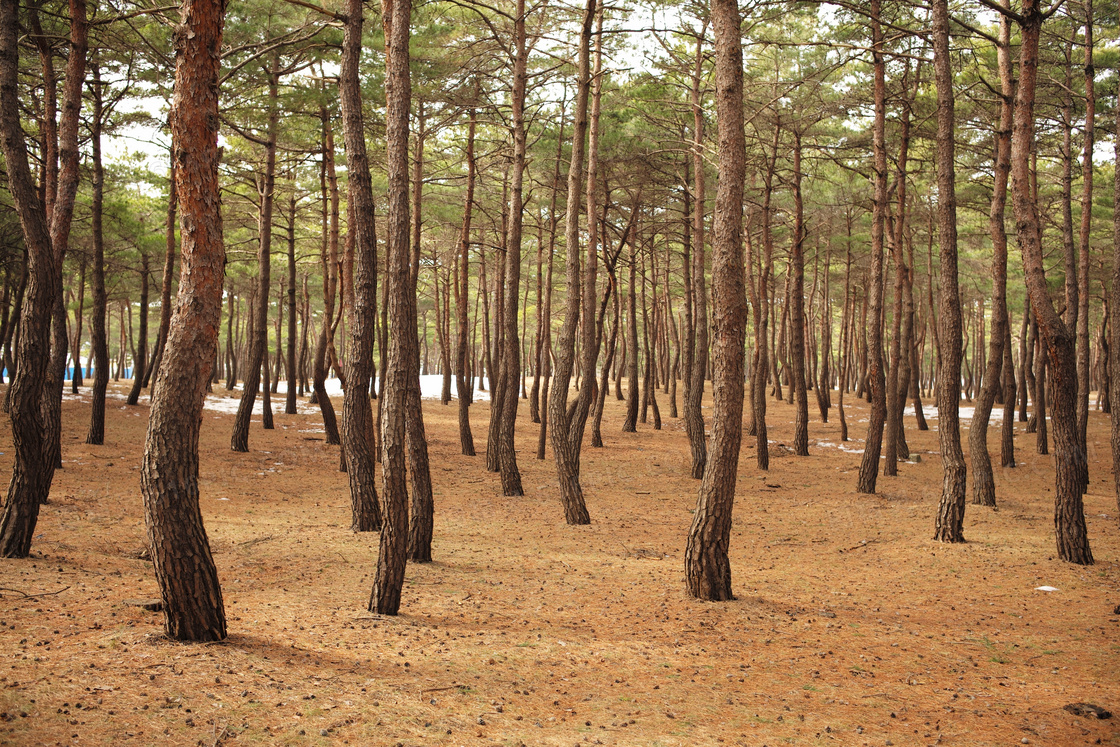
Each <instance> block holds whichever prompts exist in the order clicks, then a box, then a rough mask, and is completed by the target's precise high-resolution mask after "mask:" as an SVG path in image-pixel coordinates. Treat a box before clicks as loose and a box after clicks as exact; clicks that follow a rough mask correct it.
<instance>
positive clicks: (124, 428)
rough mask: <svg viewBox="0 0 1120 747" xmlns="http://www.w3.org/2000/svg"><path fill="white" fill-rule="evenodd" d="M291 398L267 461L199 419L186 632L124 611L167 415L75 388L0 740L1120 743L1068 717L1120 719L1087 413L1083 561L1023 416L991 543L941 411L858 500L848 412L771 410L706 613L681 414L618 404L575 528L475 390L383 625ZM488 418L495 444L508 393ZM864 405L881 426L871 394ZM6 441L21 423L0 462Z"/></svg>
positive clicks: (341, 491)
mask: <svg viewBox="0 0 1120 747" xmlns="http://www.w3.org/2000/svg"><path fill="white" fill-rule="evenodd" d="M219 392H220V393H221V394H223V395H224V394H225V392H224V390H219ZM662 398H663V397H662ZM300 407H301V412H300V414H299V415H295V416H286V415H283V414H277V418H276V419H277V428H276V430H273V431H264V430H262V429H261V428H260V426H259V417H258V418H256V419H255V420H254V425H253V428H252V431H251V435H250V447H251V452H250V453H249V454H235V453H233V452H231V451H230V450H229V448H228V439H229V433H230V428H231V426H232V416H231V415H228V414H223V413H220V412H215V411H211V410H207V411H206V414H205V422H204V426H203V431H202V443H201V449H202V457H201V469H202V486H201V487H202V507H203V512H204V515H205V517H206V525H207V530H208V532H209V536H210V541H211V543H212V546H213V550H214V556H215V560H216V562H217V565H218V568H219V572H220V575H221V580H222V587H223V591H224V595H225V602H226V610H227V614H228V616H229V629H230V631H231V635H230V638H229V640H228V641H226V642H224V643H221V644H215V645H183V644H178V643H174V642H170V641H168V640H166V639H165V638H164V637H163V636H162V635H161V625H162V618H161V616H160V614H159V613H156V612H151V611H148V610H145V609H144V608H143V607H141V606H136V605H135V604H134V603H133V602H135V600H143V599H145V598H151V597H154V596H157V595H158V591H157V588H156V584H155V580H154V578H153V576H152V571H151V567H150V563H148V562H147V561H145V560H144V559H142V556H143V548H144V543H145V537H144V528H143V518H142V515H141V504H140V495H139V475H138V470H139V460H140V455H141V449H142V445H143V439H144V429H145V425H146V415H147V409H146V408H145V407H135V408H127V407H124V406H123V403H122V402H121V401H120V400H114V399H111V400H110V407H109V413H108V427H107V429H106V432H107V438H106V445H105V446H102V447H93V446H87V445H85V444H84V443H83V442H82V441H83V436H84V433H85V428H86V423H87V422H88V416H89V404H88V396H82V397H79V398H76V399H75V398H69V397H68V398H67V400H66V402H65V404H64V434H63V458H64V462H65V468H64V469H63V470H61V471H59V472H58V473H57V476H56V477H55V482H54V487H53V490H52V493H51V503H50V504H49V505H47V506H44V507H43V510H42V512H41V514H40V519H39V525H38V528H37V530H36V538H35V544H34V548H33V550H34V552H33V557H32V558H30V559H27V560H4V561H0V587H3V589H2V590H0V657H2V658H0V714H2V715H0V742H2V743H5V744H82V745H90V744H94V745H96V744H115V745H128V744H135V745H148V744H160V745H199V744H200V745H206V746H208V747H209V746H212V745H248V744H293V745H295V744H300V745H302V744H322V745H327V744H345V743H349V744H355V745H359V744H360V745H396V744H404V745H442V744H447V745H455V744H464V745H476V744H504V745H518V744H525V745H582V744H608V745H610V744H614V745H706V744H742V745H762V744H767V745H780V744H818V743H820V744H837V745H862V744H868V745H885V744H894V745H911V744H913V745H927V744H942V745H951V744H957V745H980V744H993V745H994V744H1000V745H1007V744H1021V743H1030V744H1045V745H1071V744H1097V743H1100V744H1113V743H1120V728H1118V726H1117V721H1118V719H1115V718H1114V719H1110V720H1095V719H1089V718H1086V717H1081V716H1076V715H1073V714H1071V713H1068V712H1066V711H1064V710H1063V706H1065V705H1067V704H1069V703H1074V702H1089V703H1095V704H1097V705H1100V706H1102V707H1104V708H1107V709H1109V710H1113V711H1116V710H1120V677H1118V675H1117V672H1118V671H1120V666H1118V665H1120V622H1118V619H1117V618H1118V617H1120V615H1117V614H1114V612H1113V609H1114V608H1115V607H1116V606H1117V604H1120V590H1118V583H1117V582H1118V580H1120V569H1118V566H1117V559H1118V557H1120V541H1118V537H1117V534H1118V530H1117V517H1116V502H1115V498H1114V496H1113V495H1112V492H1111V490H1112V487H1111V486H1112V478H1111V474H1110V466H1109V464H1108V453H1109V452H1108V435H1107V434H1108V420H1107V416H1105V415H1102V414H1100V413H1097V412H1093V413H1091V414H1090V449H1089V458H1090V463H1091V476H1092V484H1091V487H1090V491H1089V494H1088V495H1087V496H1086V501H1085V502H1086V512H1087V515H1088V523H1089V531H1090V538H1091V541H1092V543H1093V551H1094V555H1095V556H1096V558H1097V565H1095V566H1093V567H1089V568H1081V567H1076V566H1072V565H1067V564H1065V563H1062V562H1059V561H1057V560H1056V559H1055V557H1054V546H1053V545H1054V543H1053V538H1052V502H1053V476H1052V465H1051V461H1050V460H1051V457H1043V456H1039V455H1038V454H1036V453H1035V449H1034V436H1033V434H1032V435H1027V434H1025V433H1023V431H1022V426H1021V424H1018V423H1017V424H1016V426H1017V427H1016V431H1017V438H1016V448H1017V459H1018V460H1019V462H1020V465H1021V466H1020V467H1018V468H1016V469H1014V470H1006V469H1004V470H1001V469H999V468H997V470H996V482H997V498H998V501H999V508H998V509H997V510H995V511H993V510H991V509H984V508H978V507H974V506H969V509H968V514H967V516H966V536H967V538H968V540H969V542H968V543H967V544H964V545H960V546H945V545H939V544H937V543H935V542H933V541H932V540H931V539H930V537H931V536H932V533H933V516H934V510H935V507H936V502H937V499H938V495H939V491H940V483H941V479H940V478H941V473H940V468H941V466H940V460H939V458H938V456H937V441H936V433H935V432H934V431H929V432H926V433H919V432H917V431H916V430H914V428H913V422H912V420H911V419H910V418H907V437H908V439H909V442H910V446H911V450H912V451H913V452H915V453H918V454H920V456H921V457H922V460H921V462H920V463H917V464H909V463H907V464H902V465H901V466H900V476H899V477H897V478H883V477H880V479H879V489H880V493H879V495H877V496H863V495H857V494H856V493H855V476H856V475H855V472H856V469H857V467H858V460H859V455H858V454H857V453H853V452H851V451H845V450H843V449H841V448H839V447H838V445H837V444H838V442H839V435H838V434H839V426H838V425H837V424H836V422H830V423H828V424H822V423H820V422H818V421H817V420H816V419H815V418H814V419H813V420H812V421H811V423H810V439H811V441H810V451H811V456H809V457H807V458H800V457H795V456H792V454H791V453H790V451H789V450H788V449H786V448H784V447H783V444H786V443H788V439H789V438H790V437H791V432H792V426H791V422H792V410H791V409H790V408H789V407H788V406H786V405H785V404H783V403H774V402H771V404H770V412H769V421H770V423H771V431H770V433H771V439H772V440H773V441H774V443H773V444H771V448H772V461H771V465H772V466H771V470H770V471H769V473H766V474H762V473H759V472H758V471H757V470H756V469H755V468H754V439H753V438H746V439H744V449H743V456H742V468H741V470H740V483H739V491H738V497H737V500H736V506H735V525H734V529H733V535H732V546H731V552H732V570H733V581H734V588H735V593H736V594H737V596H738V598H737V599H736V600H735V601H733V602H729V603H721V604H708V603H701V602H697V601H694V600H692V599H689V598H687V597H686V596H685V593H684V581H683V567H682V560H681V557H682V550H683V547H684V541H685V535H686V532H687V530H688V525H689V521H690V519H691V510H692V508H693V506H694V504H695V500H696V491H697V483H696V482H695V481H693V480H691V479H689V478H688V477H687V459H688V449H687V442H686V439H685V436H684V433H683V429H682V427H681V423H680V421H677V420H671V419H666V427H665V429H664V430H662V431H660V432H655V431H653V430H652V428H651V427H650V426H641V425H640V426H639V432H638V433H637V434H623V433H621V432H620V423H621V418H622V414H623V412H622V407H621V404H620V403H617V402H616V401H615V400H614V399H613V398H611V399H609V400H608V406H607V411H606V416H605V418H604V426H603V432H604V437H605V441H606V443H607V445H606V448H605V449H592V448H591V447H590V446H585V448H584V462H583V485H584V489H585V492H586V494H587V499H588V508H589V510H590V512H591V516H592V521H593V523H592V524H591V525H590V526H587V527H569V526H566V525H565V524H564V522H563V518H562V513H561V510H560V505H559V501H558V496H557V488H556V477H555V471H554V470H555V468H554V466H553V464H552V462H551V461H545V462H538V461H537V460H536V459H535V458H534V454H535V442H536V426H535V425H532V424H530V423H529V420H528V408H527V407H526V404H525V403H524V402H522V403H521V407H520V410H519V413H518V418H519V421H520V424H519V431H518V438H519V449H520V451H519V463H520V467H521V470H522V475H523V480H524V485H525V488H526V493H527V495H526V496H525V497H523V498H504V497H502V495H501V490H500V484H499V480H498V476H497V475H495V474H490V473H487V472H486V471H485V469H484V468H485V461H484V459H483V457H482V456H479V457H476V458H473V459H472V458H468V457H463V456H461V455H459V447H458V436H457V433H458V431H457V426H456V421H455V409H454V407H453V406H452V407H443V406H441V405H440V404H439V403H438V402H425V403H424V407H425V416H426V419H427V429H428V434H429V436H430V439H431V443H430V444H429V448H430V450H431V454H432V470H433V472H432V478H433V481H434V484H435V501H436V526H435V542H434V556H435V558H436V560H435V562H433V563H431V564H428V565H410V566H409V569H408V573H407V580H406V588H405V592H404V595H403V604H402V614H401V615H400V616H399V617H397V618H384V617H378V616H375V615H371V614H370V613H368V612H366V611H365V605H366V601H367V599H368V595H369V591H370V584H371V580H372V576H371V572H372V569H373V565H374V562H375V556H376V550H377V537H376V536H375V535H372V534H369V535H358V534H353V533H351V532H349V531H348V529H347V528H348V527H349V524H350V518H349V498H348V492H347V483H346V476H345V475H343V474H340V473H339V472H338V469H337V467H338V452H337V449H336V448H335V447H328V446H326V445H325V443H324V442H323V440H322V433H321V428H320V422H321V421H320V419H319V416H318V414H317V412H315V411H314V410H313V409H312V408H309V407H307V406H306V405H304V404H303V403H301V406H300ZM471 413H472V421H473V424H474V427H475V435H476V438H480V437H481V438H485V424H486V422H487V417H488V411H487V405H486V404H485V403H478V404H476V405H475V406H474V407H472V409H471ZM848 417H849V422H850V423H851V424H852V430H851V433H852V435H853V437H855V438H856V439H861V438H862V437H863V435H864V430H865V429H866V425H865V421H863V419H864V418H866V409H865V408H864V405H863V403H859V402H857V403H856V404H855V405H854V406H852V405H849V411H848ZM832 420H833V421H835V420H836V417H835V410H834V411H833V418H832ZM861 421H863V422H861ZM934 423H936V421H934ZM992 431H993V433H994V435H992V437H991V439H990V440H991V443H992V444H993V445H995V444H996V443H998V431H997V429H995V428H993V429H992ZM10 444H11V440H10V432H9V424H8V421H7V419H6V418H4V419H3V420H0V451H4V454H3V455H2V456H0V471H3V472H8V471H10V468H11V449H10ZM479 445H480V446H483V445H484V444H483V443H480V444H479ZM861 446H862V443H861V442H860V441H859V440H855V441H851V442H849V443H848V444H846V445H845V448H848V449H857V450H858V449H859V448H861ZM5 447H7V448H5ZM1043 585H1047V586H1053V587H1056V588H1057V589H1058V591H1054V592H1049V593H1047V592H1043V591H1036V587H1039V586H1043Z"/></svg>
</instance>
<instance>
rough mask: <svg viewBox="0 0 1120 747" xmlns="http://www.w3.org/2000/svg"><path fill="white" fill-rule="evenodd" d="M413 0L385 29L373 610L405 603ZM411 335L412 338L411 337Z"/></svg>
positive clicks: (395, 2) (396, 7)
mask: <svg viewBox="0 0 1120 747" xmlns="http://www.w3.org/2000/svg"><path fill="white" fill-rule="evenodd" d="M411 17H412V2H411V0H382V3H381V19H382V25H383V27H384V31H385V100H386V111H385V143H386V150H387V159H386V160H387V164H388V195H387V199H388V216H387V220H386V234H385V235H386V251H387V253H388V263H389V264H388V272H387V277H386V278H385V282H386V283H387V284H388V286H389V288H390V291H389V303H388V315H389V317H388V321H389V349H388V360H387V363H386V367H385V368H384V369H383V371H384V375H385V391H384V393H383V394H382V396H381V408H382V409H381V442H382V456H381V465H382V471H381V476H382V480H383V482H382V491H381V495H382V500H383V502H384V509H385V511H384V516H383V521H382V525H381V540H380V544H379V547H378V554H377V571H376V576H375V579H374V584H373V592H372V594H371V596H370V601H369V610H370V612H376V613H378V614H382V615H395V614H397V612H398V610H399V609H400V603H401V587H402V586H403V584H404V570H405V562H406V553H407V549H408V536H407V535H408V485H407V481H406V478H407V476H406V474H405V470H406V466H405V465H406V458H407V454H406V451H407V444H406V441H407V435H406V433H407V426H406V424H405V416H406V407H407V397H408V386H409V377H410V375H411V373H412V364H411V363H410V357H411V355H410V354H411V353H412V351H413V350H414V349H415V344H416V343H415V340H416V320H415V317H414V316H412V315H410V313H409V292H410V291H411V289H412V282H411V277H410V276H411V274H412V273H411V269H410V267H409V259H410V254H411V252H410V247H409V214H408V178H409V177H408V115H409V109H410V107H411V99H412V92H411V84H410V81H409V69H408V66H409V50H408V42H409V38H410V36H411V34H410V28H409V26H410V23H411ZM409 337H411V338H412V341H413V342H412V344H411V345H410V344H409V339H408V338H409Z"/></svg>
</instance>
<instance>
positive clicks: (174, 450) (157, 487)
mask: <svg viewBox="0 0 1120 747" xmlns="http://www.w3.org/2000/svg"><path fill="white" fill-rule="evenodd" d="M224 11H225V8H224V5H223V3H222V2H221V0H217V2H215V1H214V0H185V1H184V3H183V5H182V11H181V14H182V15H181V17H182V25H181V26H180V33H179V34H177V35H176V42H175V58H176V65H175V98H174V100H173V104H172V114H171V127H172V132H173V134H174V143H175V147H176V153H175V158H176V168H175V178H176V179H177V180H178V191H179V202H180V206H181V210H180V218H179V220H180V228H181V237H182V274H181V276H180V280H179V295H178V298H177V300H176V308H175V314H174V316H173V317H172V319H171V327H170V330H169V333H168V338H167V345H166V347H165V350H164V361H163V364H162V365H161V366H160V372H159V380H158V382H157V384H156V392H155V396H154V397H153V398H152V407H151V413H150V415H149V420H148V436H147V442H146V444H145V448H144V458H143V462H142V463H141V467H140V489H141V492H142V493H143V496H144V517H145V521H146V524H147V528H148V540H149V543H150V545H151V552H152V562H153V564H154V566H155V573H156V579H157V580H158V581H159V585H160V591H161V594H162V597H163V605H164V610H165V611H166V614H167V620H166V623H165V630H166V631H167V634H168V635H169V636H170V637H172V638H176V639H179V640H187V641H214V640H221V639H223V638H225V637H226V617H225V609H224V607H223V604H222V591H221V587H220V586H219V584H218V574H217V569H216V568H215V567H214V560H213V558H212V557H211V555H210V545H209V542H208V541H207V539H206V530H205V529H204V528H203V525H202V513H201V511H200V510H199V505H198V431H199V426H200V425H201V422H202V403H203V399H204V398H205V396H206V384H207V382H208V381H209V380H210V372H211V368H212V367H213V364H214V357H215V356H214V354H215V352H216V346H217V342H218V328H219V322H220V319H221V304H222V282H223V278H224V271H225V247H224V245H223V243H222V242H223V239H222V218H221V211H220V203H219V194H220V191H219V187H218V161H219V157H220V154H219V150H218V132H217V130H218V122H219V120H218V68H219V66H220V60H221V56H220V54H219V50H220V49H221V41H222V22H223V14H224Z"/></svg>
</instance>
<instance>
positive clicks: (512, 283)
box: [498, 0, 590, 496]
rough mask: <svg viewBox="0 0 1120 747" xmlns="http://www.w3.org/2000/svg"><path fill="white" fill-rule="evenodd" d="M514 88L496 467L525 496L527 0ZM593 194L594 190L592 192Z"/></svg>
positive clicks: (508, 488) (510, 490)
mask: <svg viewBox="0 0 1120 747" xmlns="http://www.w3.org/2000/svg"><path fill="white" fill-rule="evenodd" d="M513 37H514V38H513V43H514V56H513V88H512V91H511V92H510V105H511V107H512V109H513V112H512V114H513V122H512V124H513V128H512V129H513V133H512V134H513V164H512V165H513V171H512V174H511V175H510V203H509V205H510V214H509V231H508V233H507V234H506V277H505V283H506V289H505V308H504V309H503V311H504V314H505V318H504V319H503V320H502V323H503V324H504V325H505V341H504V342H505V351H504V353H503V355H502V374H503V375H502V376H501V379H502V381H503V382H504V384H503V386H504V387H505V396H504V407H503V408H502V413H501V422H500V423H499V426H498V462H499V466H500V468H501V478H502V495H506V496H518V495H524V491H523V490H522V488H521V472H520V471H519V470H518V469H517V452H516V450H515V446H514V441H513V436H514V430H515V428H516V426H517V405H518V402H517V390H518V384H519V382H520V380H521V340H520V338H519V336H518V334H517V312H518V292H519V289H520V286H521V232H522V221H523V218H524V205H523V199H522V183H523V180H524V174H525V149H526V140H525V91H526V87H527V85H528V78H529V72H528V64H529V50H528V47H527V46H526V39H525V0H517V15H516V16H515V17H514V33H513ZM588 189H590V186H589V187H588Z"/></svg>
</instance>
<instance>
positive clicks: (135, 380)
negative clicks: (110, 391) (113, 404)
mask: <svg viewBox="0 0 1120 747" xmlns="http://www.w3.org/2000/svg"><path fill="white" fill-rule="evenodd" d="M150 270H151V268H150V265H149V260H148V253H147V252H146V251H141V252H140V324H139V330H138V331H137V340H136V349H135V354H134V355H133V358H132V388H131V389H129V390H128V399H127V400H125V403H126V404H129V405H137V404H139V403H140V388H141V387H142V386H143V384H144V373H145V372H146V371H147V368H148V285H149V282H150V278H151V271H150Z"/></svg>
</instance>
